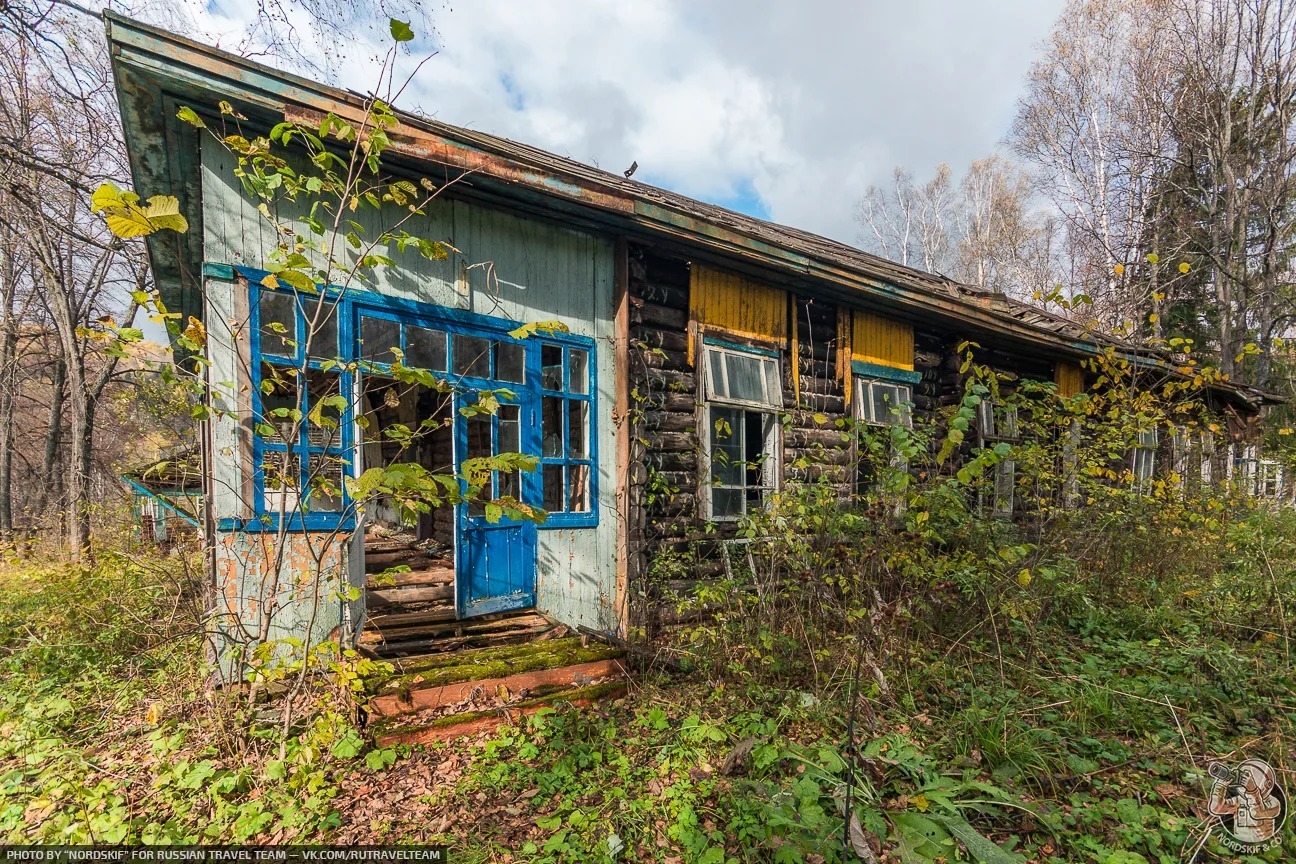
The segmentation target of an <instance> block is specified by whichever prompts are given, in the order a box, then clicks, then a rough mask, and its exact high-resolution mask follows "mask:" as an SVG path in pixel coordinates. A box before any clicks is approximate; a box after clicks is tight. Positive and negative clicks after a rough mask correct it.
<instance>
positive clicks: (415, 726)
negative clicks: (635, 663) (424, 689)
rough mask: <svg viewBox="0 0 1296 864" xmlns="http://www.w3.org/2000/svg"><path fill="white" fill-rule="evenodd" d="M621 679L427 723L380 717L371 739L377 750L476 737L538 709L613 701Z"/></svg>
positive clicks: (620, 691) (623, 689)
mask: <svg viewBox="0 0 1296 864" xmlns="http://www.w3.org/2000/svg"><path fill="white" fill-rule="evenodd" d="M626 686H627V685H626V682H625V680H624V678H622V677H617V678H612V679H611V680H605V681H601V682H599V683H596V684H589V685H587V686H583V687H581V686H577V687H570V688H560V689H557V690H554V691H548V692H544V693H543V694H537V695H535V696H533V697H532V698H529V699H522V700H517V701H512V702H505V703H504V704H502V705H500V706H499V707H496V708H492V709H487V710H476V711H464V712H461V713H458V714H445V715H442V716H439V717H435V718H432V719H428V720H420V719H418V718H417V716H415V717H410V716H408V715H407V716H401V715H398V716H396V717H390V718H383V719H382V720H379V721H378V722H377V723H375V724H374V725H373V727H372V731H373V735H374V739H375V740H376V741H377V743H378V746H380V747H390V746H391V745H393V744H431V743H434V742H437V741H453V740H455V739H456V738H461V737H463V736H465V735H476V734H478V733H479V732H484V731H486V730H488V729H494V728H495V727H497V726H502V725H503V724H505V723H515V722H517V721H518V720H520V719H521V718H523V717H526V716H528V715H531V714H534V713H536V712H537V711H539V710H540V709H541V708H547V707H562V706H564V705H570V706H572V707H573V708H585V707H587V706H589V705H594V704H596V703H598V702H602V701H606V700H611V699H617V698H619V697H621V696H623V695H625V692H626Z"/></svg>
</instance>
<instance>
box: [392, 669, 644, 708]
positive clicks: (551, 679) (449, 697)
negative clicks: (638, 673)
mask: <svg viewBox="0 0 1296 864" xmlns="http://www.w3.org/2000/svg"><path fill="white" fill-rule="evenodd" d="M624 674H625V670H624V669H623V668H622V666H621V663H620V661H618V660H615V659H613V660H595V661H592V662H590V663H578V664H575V665H572V666H559V667H557V668H552V669H528V670H524V671H519V672H516V673H513V674H511V675H503V676H500V677H498V678H479V679H470V680H467V681H452V682H448V683H445V684H434V685H420V684H411V685H410V687H409V689H408V690H407V691H405V692H398V693H392V694H388V695H384V696H375V697H374V698H373V699H370V700H369V706H370V708H371V709H372V710H373V711H374V712H375V713H376V714H379V715H381V716H383V717H393V716H397V715H400V714H410V713H413V712H415V711H428V710H434V709H437V708H444V707H446V706H449V705H456V704H458V703H460V702H463V701H465V700H467V699H468V698H469V697H470V696H471V695H472V693H473V691H475V690H479V689H480V690H482V691H484V692H486V693H497V692H499V690H500V688H501V687H502V688H504V690H505V691H506V692H509V693H522V692H533V691H535V690H536V689H537V688H540V687H553V686H562V687H572V686H576V687H583V686H586V685H589V684H592V683H594V682H595V681H599V680H603V679H606V678H611V677H614V676H621V675H624Z"/></svg>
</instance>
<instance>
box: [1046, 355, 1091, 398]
mask: <svg viewBox="0 0 1296 864" xmlns="http://www.w3.org/2000/svg"><path fill="white" fill-rule="evenodd" d="M1053 380H1054V381H1055V382H1056V383H1057V388H1058V395H1059V396H1061V397H1062V398H1063V399H1070V398H1071V397H1072V396H1077V395H1079V394H1080V393H1081V392H1082V391H1083V390H1084V370H1083V369H1081V368H1080V367H1079V366H1078V365H1077V364H1075V363H1058V364H1057V365H1056V366H1055V367H1053Z"/></svg>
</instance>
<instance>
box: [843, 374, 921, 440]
mask: <svg viewBox="0 0 1296 864" xmlns="http://www.w3.org/2000/svg"><path fill="white" fill-rule="evenodd" d="M874 387H886V388H889V389H891V390H893V391H896V392H899V391H903V392H904V395H905V397H906V398H905V399H903V400H900V401H897V402H896V403H895V404H894V405H893V406H892V407H891V408H890V409H889V413H890V414H891V416H890V417H888V418H887V419H886V420H879V419H877V418H876V417H870V416H868V415H869V414H871V413H872V411H873V405H874V401H873V388H874ZM866 394H867V395H866ZM851 398H852V399H853V400H854V402H855V419H856V420H857V421H858V422H860V423H863V424H865V425H866V426H879V427H890V426H904V427H906V428H908V429H912V428H913V385H911V384H906V383H903V382H899V381H887V380H884V379H882V378H875V377H871V376H868V375H856V376H855V381H854V386H853V387H852V388H851Z"/></svg>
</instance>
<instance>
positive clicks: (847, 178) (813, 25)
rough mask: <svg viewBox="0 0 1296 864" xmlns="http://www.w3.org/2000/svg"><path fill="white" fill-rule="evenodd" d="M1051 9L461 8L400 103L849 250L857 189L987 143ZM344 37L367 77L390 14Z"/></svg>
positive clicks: (439, 24) (1034, 2)
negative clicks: (628, 173)
mask: <svg viewBox="0 0 1296 864" xmlns="http://www.w3.org/2000/svg"><path fill="white" fill-rule="evenodd" d="M194 2H195V5H194V6H191V7H190V9H191V14H192V15H193V18H194V19H195V21H194V23H195V27H194V31H195V32H196V33H197V35H198V36H199V38H205V39H207V40H209V41H213V40H214V39H215V38H220V40H221V42H222V43H223V44H225V45H227V46H230V47H232V46H233V45H234V44H235V43H237V41H238V38H239V36H238V34H239V32H240V30H241V27H242V25H243V22H247V21H249V20H252V18H253V10H254V4H255V0H222V2H219V3H215V4H206V5H197V3H196V0H194ZM1061 5H1062V2H1061V0H1004V2H998V3H994V4H990V3H967V2H963V3H954V2H949V0H907V2H904V3H896V2H893V0H866V2H854V3H851V2H842V0H837V2H829V0H820V2H803V3H799V4H792V3H786V2H783V3H776V2H772V0H714V2H706V3H698V2H692V3H690V2H688V0H635V2H624V0H583V2H577V0H530V2H518V0H475V2H472V3H468V2H463V0H461V2H460V3H458V4H455V5H454V6H453V7H445V8H442V9H439V10H434V11H433V13H432V14H433V17H434V20H435V25H436V34H435V36H434V37H433V38H434V40H435V42H436V43H437V44H436V46H435V47H436V48H438V49H439V52H440V53H439V54H438V56H436V57H434V58H433V59H432V60H430V61H429V62H428V63H427V64H425V65H424V66H423V67H422V70H421V72H420V73H419V75H418V76H417V78H416V79H415V81H414V82H413V84H412V85H411V87H410V88H409V90H408V91H407V92H406V94H405V96H404V97H403V99H402V103H403V104H405V105H411V106H417V107H419V108H420V109H421V110H423V111H426V112H427V113H429V114H433V115H435V116H436V117H438V118H439V119H441V120H444V121H446V122H449V123H454V124H458V125H464V126H469V127H472V128H475V129H479V130H482V131H486V132H492V133H495V134H499V135H503V136H505V137H508V138H513V139H515V140H520V141H525V142H526V143H528V144H533V145H535V146H538V147H542V148H545V149H548V150H552V151H554V152H556V153H560V154H562V155H566V156H571V157H573V158H576V159H580V160H582V161H586V162H594V163H597V164H599V165H600V166H601V167H603V168H605V169H607V170H611V171H621V170H624V169H625V168H626V167H628V166H629V165H630V163H631V162H632V161H638V163H639V166H640V167H639V173H638V174H637V175H636V176H637V178H639V179H644V180H647V181H649V182H654V183H657V184H660V185H663V186H666V187H668V188H671V189H673V190H675V191H678V192H681V193H683V194H686V195H690V196H693V197H698V198H701V199H703V200H709V201H714V202H718V203H730V204H738V205H740V206H741V207H742V208H745V209H748V210H749V211H755V212H758V213H759V212H767V213H768V214H769V216H770V218H772V219H773V220H775V221H778V222H784V223H786V224H790V225H794V226H796V227H800V228H805V229H807V230H811V231H816V232H819V233H822V234H826V235H828V236H831V237H834V238H836V239H840V240H845V241H848V242H849V241H852V240H853V239H854V237H855V234H856V228H855V226H854V224H853V222H852V208H853V203H854V201H855V200H856V199H858V198H859V196H860V195H861V194H862V193H863V191H864V189H865V188H866V187H867V186H868V184H869V183H872V182H884V181H885V179H886V177H887V176H888V175H889V173H890V171H891V168H892V167H893V166H894V165H896V164H904V165H906V166H907V167H910V168H912V169H914V170H915V171H916V172H917V173H918V174H919V175H922V174H925V173H927V172H930V171H931V170H932V169H933V168H934V167H935V166H936V165H937V164H938V163H940V162H949V163H950V164H951V165H953V166H954V167H955V169H956V170H957V169H961V168H962V167H963V166H965V165H966V163H967V162H969V161H970V160H971V159H974V158H978V157H980V156H983V155H985V154H986V153H988V152H990V151H991V150H993V149H994V148H995V146H996V145H997V144H998V142H999V141H1000V139H1001V138H1002V136H1003V135H1004V133H1005V132H1006V130H1007V128H1008V124H1009V122H1010V121H1011V118H1012V113H1013V109H1014V105H1015V102H1016V99H1017V97H1018V95H1019V93H1020V88H1021V82H1022V80H1023V77H1024V74H1025V72H1026V70H1027V67H1028V66H1029V63H1030V61H1031V59H1032V58H1033V56H1034V51H1035V48H1034V46H1035V45H1036V44H1037V43H1039V42H1040V41H1041V40H1042V39H1043V38H1044V37H1045V36H1046V35H1047V32H1048V29H1049V27H1050V26H1051V24H1052V21H1053V20H1054V18H1055V17H1056V15H1057V13H1058V12H1059V11H1060V8H1061ZM357 30H359V32H361V33H363V35H364V36H365V37H367V38H366V39H364V40H361V41H359V43H358V44H357V45H356V46H355V47H354V50H348V51H347V52H346V53H345V56H344V58H343V59H341V60H340V61H337V60H333V61H325V63H326V64H328V65H329V66H330V68H333V69H334V70H335V71H336V74H335V75H334V76H333V77H334V78H335V80H337V81H339V82H341V83H343V84H345V85H346V86H349V87H352V88H354V89H361V90H363V89H371V88H370V87H367V86H365V83H363V82H369V83H370V84H372V82H373V81H374V80H375V72H374V71H373V69H374V66H373V64H372V62H371V61H370V57H371V55H372V54H373V53H374V52H375V51H376V50H378V49H379V48H380V46H381V44H382V43H381V40H382V37H383V36H385V26H374V27H368V28H359V27H357ZM298 32H299V33H300V34H302V36H301V38H302V39H303V40H304V41H303V43H302V45H303V48H304V50H305V51H307V52H308V53H311V54H314V55H318V56H322V55H323V54H324V49H325V48H326V47H327V46H324V45H318V44H317V45H314V46H313V47H312V45H311V42H310V37H309V28H306V27H304V26H299V28H298ZM417 44H420V45H424V44H425V43H422V42H421V43H417ZM406 62H407V63H408V64H409V65H411V66H412V63H413V60H409V61H406Z"/></svg>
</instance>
